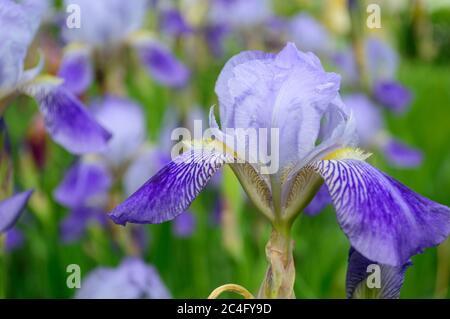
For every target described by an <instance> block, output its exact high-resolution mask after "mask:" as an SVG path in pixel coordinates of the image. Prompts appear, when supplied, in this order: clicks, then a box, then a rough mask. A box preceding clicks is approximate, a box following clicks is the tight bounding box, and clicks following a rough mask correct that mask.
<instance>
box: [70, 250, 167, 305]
mask: <svg viewBox="0 0 450 319" xmlns="http://www.w3.org/2000/svg"><path fill="white" fill-rule="evenodd" d="M75 298H77V299H168V298H170V293H169V291H168V290H167V288H166V286H165V285H164V283H163V282H162V280H161V278H160V277H159V274H158V272H157V270H156V269H155V268H154V267H153V266H150V265H147V264H146V263H144V262H143V261H142V260H140V259H138V258H131V257H130V258H127V259H125V260H124V261H122V263H121V264H120V265H119V266H118V267H117V268H109V267H99V268H96V269H94V270H93V271H92V272H90V273H89V274H88V275H87V276H86V278H84V279H83V281H82V282H81V288H80V289H79V290H78V291H77V293H76V295H75Z"/></svg>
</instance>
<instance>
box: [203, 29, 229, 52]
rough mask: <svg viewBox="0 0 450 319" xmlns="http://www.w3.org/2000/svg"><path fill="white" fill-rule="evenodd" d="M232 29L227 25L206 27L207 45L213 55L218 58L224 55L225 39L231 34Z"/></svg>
mask: <svg viewBox="0 0 450 319" xmlns="http://www.w3.org/2000/svg"><path fill="white" fill-rule="evenodd" d="M230 31H231V30H230V28H229V27H227V26H226V25H225V24H218V23H212V24H209V25H207V26H206V27H205V29H204V34H205V39H206V43H207V44H208V48H209V50H210V51H211V53H212V54H213V55H214V56H216V57H221V56H222V55H223V54H224V42H225V38H226V37H227V36H228V35H229V34H230Z"/></svg>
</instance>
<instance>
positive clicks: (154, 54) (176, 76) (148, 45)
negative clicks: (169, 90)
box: [137, 40, 190, 88]
mask: <svg viewBox="0 0 450 319" xmlns="http://www.w3.org/2000/svg"><path fill="white" fill-rule="evenodd" d="M137 50H138V53H139V57H140V59H141V61H142V63H143V65H144V66H145V67H146V68H147V71H148V72H149V73H150V75H151V76H152V77H153V78H154V79H155V80H156V81H157V82H159V83H161V84H162V85H167V86H169V87H175V88H181V87H184V86H185V85H186V84H187V82H188V80H189V76H190V72H189V69H188V68H187V67H186V66H185V65H184V64H183V63H181V62H180V61H179V60H178V59H177V58H176V57H175V56H174V55H173V53H172V52H170V50H169V49H168V48H167V47H166V46H164V45H163V44H162V43H159V42H156V41H154V40H151V41H147V42H144V43H139V44H138V45H137Z"/></svg>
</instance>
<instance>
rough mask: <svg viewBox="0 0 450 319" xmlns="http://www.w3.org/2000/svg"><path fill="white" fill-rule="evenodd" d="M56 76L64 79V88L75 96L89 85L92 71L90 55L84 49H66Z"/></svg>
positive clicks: (92, 75) (92, 74)
mask: <svg viewBox="0 0 450 319" xmlns="http://www.w3.org/2000/svg"><path fill="white" fill-rule="evenodd" d="M58 76H59V77H60V78H62V79H64V83H63V85H64V87H66V88H67V89H68V90H69V91H70V92H72V93H73V94H75V95H79V94H81V93H83V92H84V91H86V89H87V88H88V87H89V86H90V85H91V83H92V80H93V77H94V71H93V67H92V62H91V57H90V53H89V51H88V50H87V49H86V48H74V49H68V50H67V51H66V52H65V53H64V56H63V59H62V61H61V66H60V69H59V71H58Z"/></svg>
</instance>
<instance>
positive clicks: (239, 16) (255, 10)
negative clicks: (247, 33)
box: [208, 0, 272, 28]
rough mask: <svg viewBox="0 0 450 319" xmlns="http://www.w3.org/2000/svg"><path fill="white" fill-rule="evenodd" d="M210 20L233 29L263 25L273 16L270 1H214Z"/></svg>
mask: <svg viewBox="0 0 450 319" xmlns="http://www.w3.org/2000/svg"><path fill="white" fill-rule="evenodd" d="M208 15H209V20H210V21H212V22H214V23H218V24H224V25H228V26H230V27H232V28H248V27H251V26H255V25H258V24H262V23H263V22H264V21H265V20H267V19H268V18H269V17H270V16H271V15H272V8H271V1H270V0H212V1H210V7H209V11H208Z"/></svg>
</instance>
